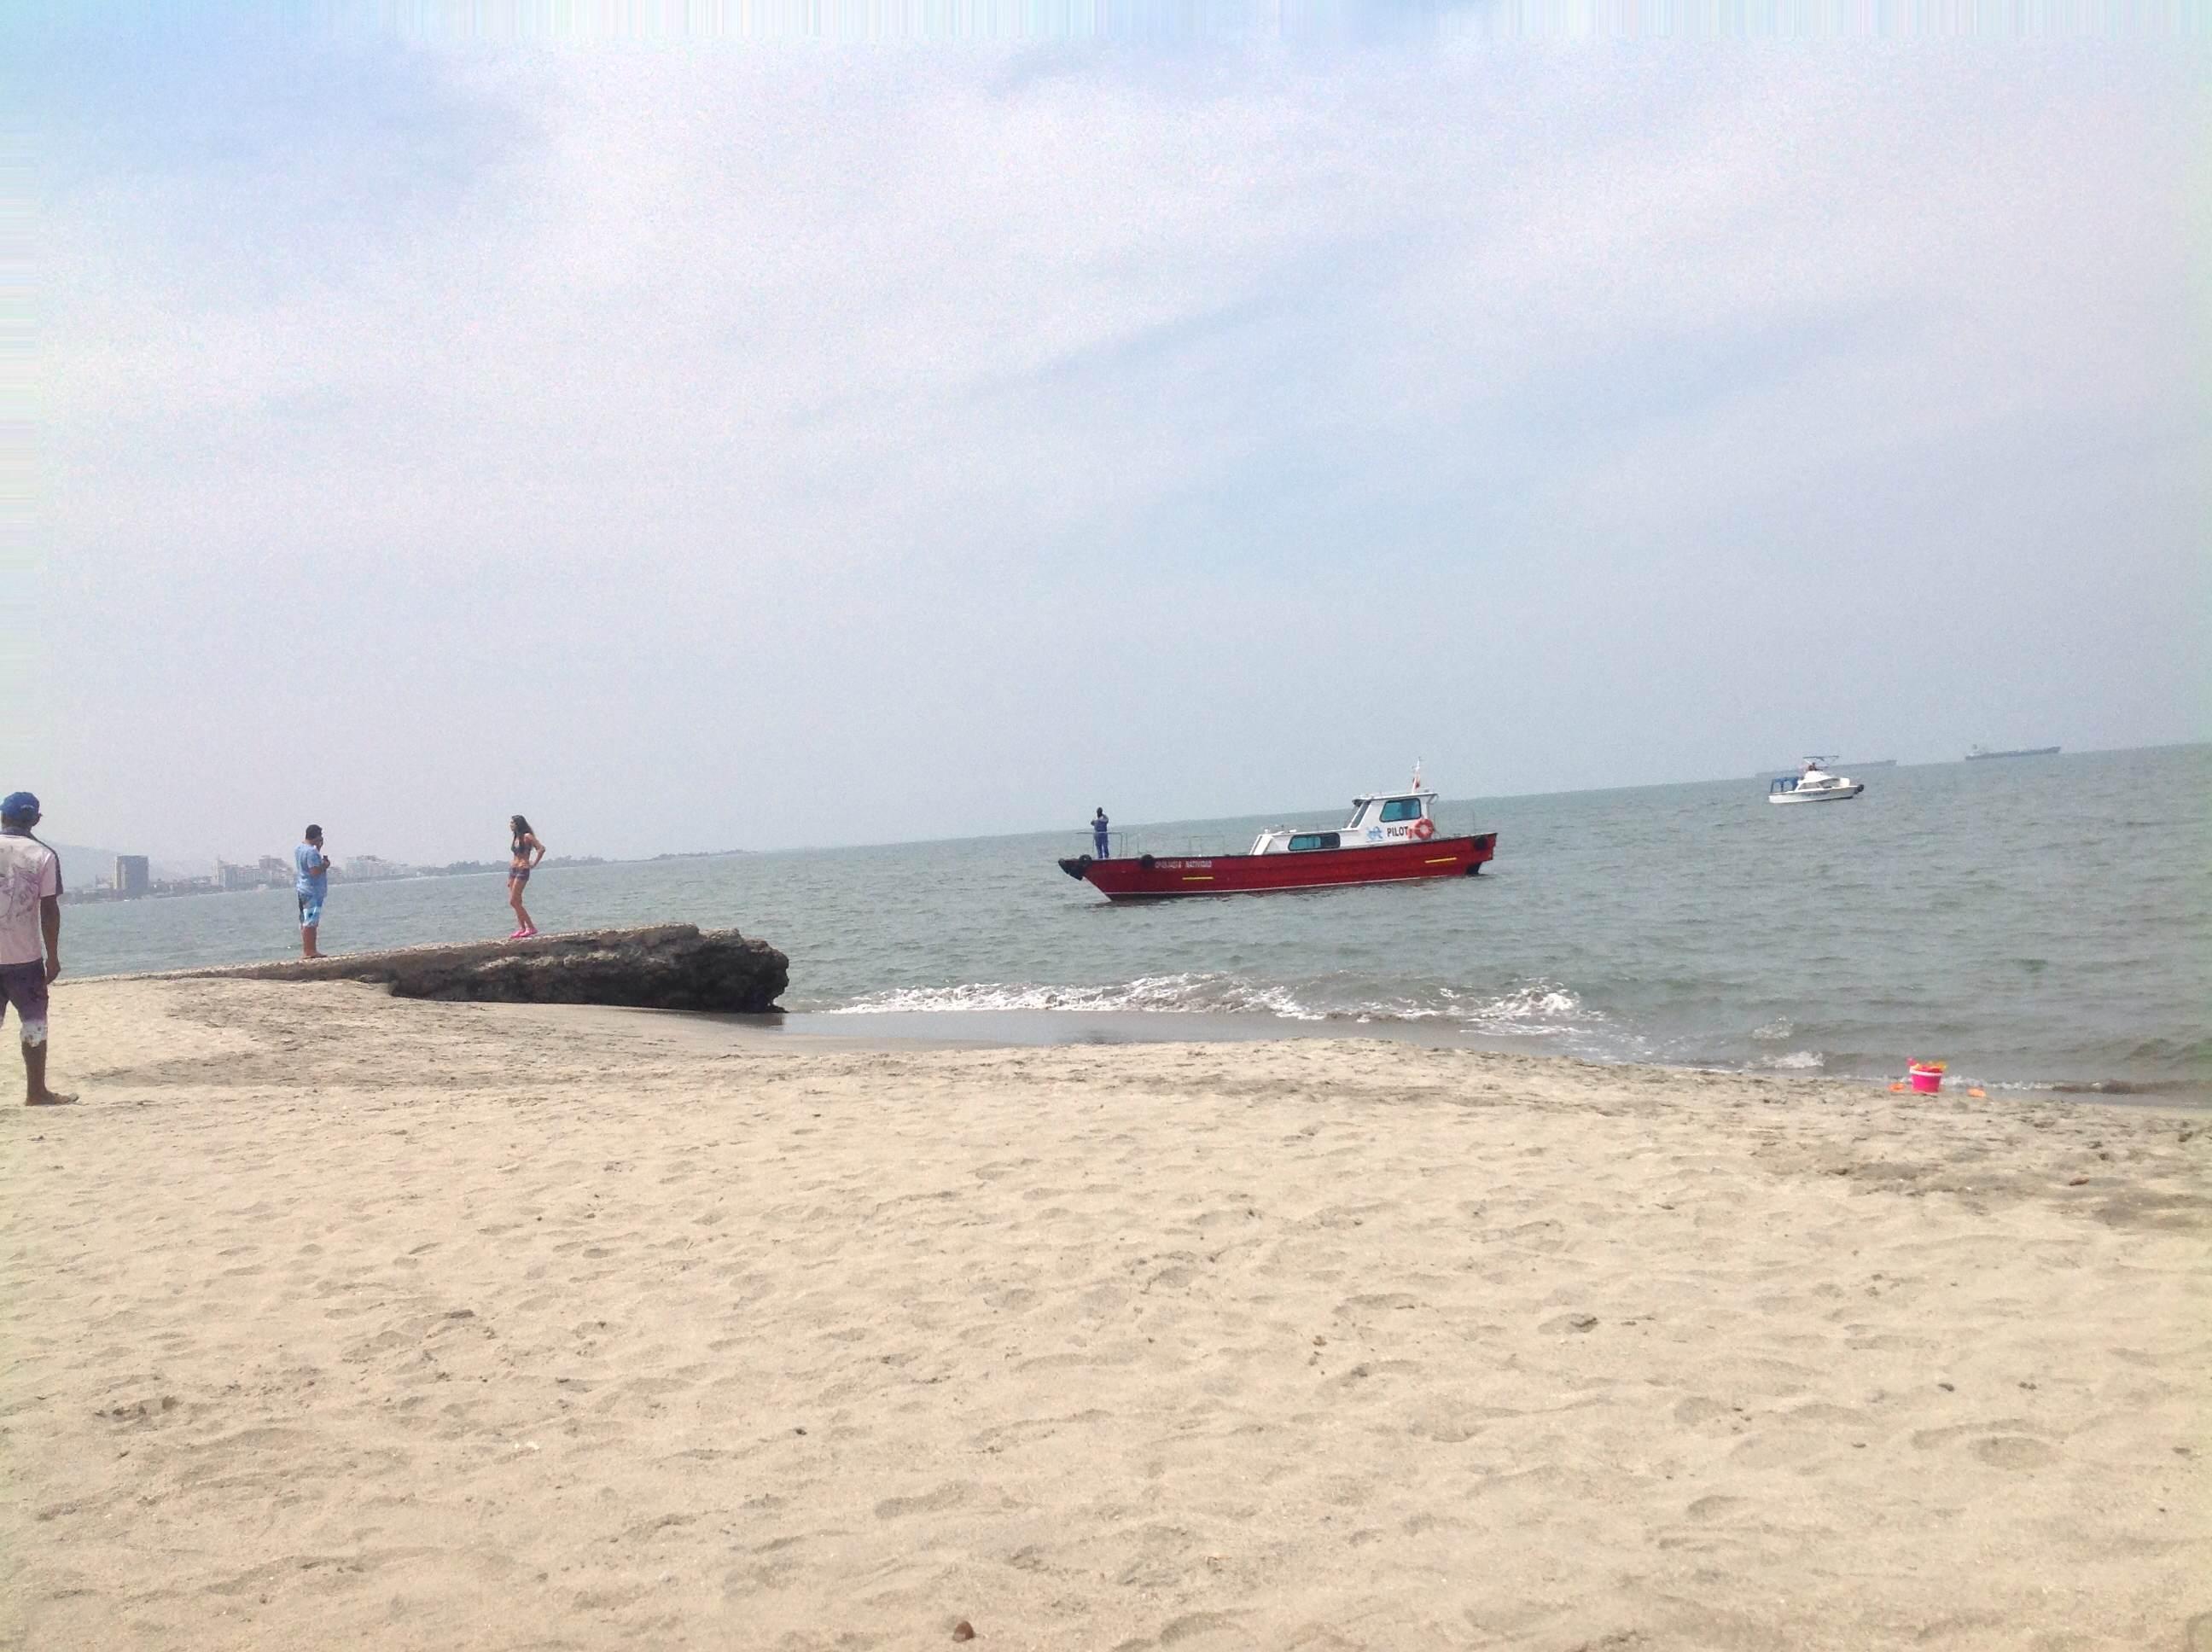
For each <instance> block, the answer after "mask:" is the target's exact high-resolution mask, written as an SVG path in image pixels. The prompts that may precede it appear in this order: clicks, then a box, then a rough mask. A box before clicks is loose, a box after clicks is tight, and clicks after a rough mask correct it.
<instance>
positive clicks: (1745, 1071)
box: [64, 941, 2212, 1112]
mask: <svg viewBox="0 0 2212 1652" xmlns="http://www.w3.org/2000/svg"><path fill="white" fill-rule="evenodd" d="M478 944H482V943H480V942H474V941H466V942H452V943H428V944H425V945H423V946H418V947H410V948H405V949H401V950H404V951H424V950H434V949H435V948H437V947H440V946H453V947H467V946H474V945H478ZM330 956H331V957H364V958H367V957H379V956H381V952H380V951H377V950H371V951H365V952H362V953H358V954H340V953H333V954H331V955H330ZM290 961H291V960H290V959H289V958H286V957H276V958H270V959H260V960H256V961H254V962H252V963H225V964H209V965H204V966H199V967H194V968H190V969H162V970H132V971H125V972H118V973H115V974H111V975H84V976H71V977H64V980H66V981H70V982H71V983H72V984H75V985H80V986H88V987H91V986H104V985H108V984H112V983H127V982H133V981H203V980H204V981H223V980H250V979H252V978H253V974H254V972H255V971H257V970H258V969H264V968H267V967H270V966H271V965H282V964H284V963H289V962H290ZM485 1007H497V1006H489V1005H488V1006H485ZM506 1007H525V1006H506ZM561 1012H562V1013H563V1014H567V1015H575V1014H587V1015H588V1014H599V1013H608V1014H613V1015H618V1016H633V1015H635V1016H661V1015H665V1016H669V1017H678V1018H681V1019H686V1020H692V1021H697V1022H700V1023H704V1024H706V1025H709V1026H719V1027H722V1028H724V1029H726V1032H727V1034H728V1035H729V1036H741V1037H742V1036H750V1037H756V1038H764V1039H770V1040H788V1041H794V1042H805V1044H807V1045H808V1046H810V1047H818V1046H825V1045H827V1046H835V1047H836V1048H842V1049H848V1050H858V1049H870V1050H878V1049H879V1050H883V1051H885V1052H890V1051H896V1050H899V1049H906V1048H925V1049H938V1048H945V1049H960V1048H975V1049H1000V1048H1020V1047H1029V1048H1057V1047H1062V1046H1080V1045H1131V1046H1141V1045H1150V1044H1255V1043H1257V1044H1265V1043H1273V1042H1279V1041H1280V1042H1360V1041H1373V1042H1380V1043H1389V1044H1404V1045H1409V1046H1413V1047H1414V1048H1428V1049H1446V1050H1467V1051H1471V1052H1479V1053H1484V1054H1501V1055H1520V1056H1527V1057H1528V1058H1529V1059H1531V1060H1559V1061H1569V1062H1586V1063H1589V1064H1590V1065H1593V1066H1601V1067H1622V1068H1629V1069H1636V1068H1644V1067H1649V1068H1651V1069H1653V1070H1655V1071H1658V1072H1676V1073H1705V1074H1712V1075H1716V1076H1736V1077H1742V1078H1775V1079H1783V1080H1794V1079H1801V1078H1802V1079H1806V1080H1809V1081H1814V1082H1819V1083H1825V1084H1846V1085H1851V1086H1854V1087H1859V1088H1869V1089H1875V1090H1886V1089H1887V1085H1888V1084H1890V1083H1891V1082H1893V1081H1894V1080H1895V1078H1901V1077H1902V1076H1903V1070H1904V1062H1903V1061H1902V1060H1900V1061H1899V1072H1898V1073H1897V1074H1895V1075H1892V1076H1890V1077H1887V1078H1885V1077H1879V1076H1875V1075H1871V1074H1855V1073H1831V1072H1821V1071H1812V1070H1806V1069H1800V1068H1795V1067H1759V1066H1699V1065H1691V1064H1683V1063H1674V1062H1666V1061H1650V1060H1636V1059H1633V1058H1620V1059H1616V1058H1613V1057H1608V1056H1601V1055H1584V1054H1567V1053H1565V1052H1556V1051H1550V1050H1546V1049H1542V1048H1528V1042H1523V1041H1516V1040H1513V1039H1510V1038H1504V1037H1499V1036H1495V1035H1486V1034H1483V1033H1480V1032H1478V1031H1473V1030H1470V1029H1468V1028H1467V1027H1465V1026H1463V1025H1462V1024H1460V1023H1454V1022H1450V1021H1446V1020H1443V1019H1441V1018H1410V1017H1401V1018H1391V1017H1345V1016H1338V1015H1328V1016H1322V1017H1315V1018H1311V1019H1307V1018H1301V1017H1288V1016H1280V1015H1274V1014H1269V1013H1266V1012H1261V1011H1242V1010H1134V1009H1132V1010H1037V1009H1007V1010H997V1009H978V1010H965V1009H935V1010H873V1009H868V1010H856V1009H846V1008H840V1009H829V1010H785V1011H772V1012H769V1013H766V1014H763V1015H757V1016H744V1015H733V1016H718V1015H712V1014H702V1013H699V1012H696V1011H659V1010H635V1009H624V1008H621V1007H618V1006H615V1005H570V1006H562V1010H561ZM1966 1084H1967V1081H1965V1080H1960V1081H1958V1082H1956V1083H1952V1082H1949V1081H1947V1087H1946V1089H1945V1090H1944V1091H1942V1093H1941V1099H1943V1100H1950V1099H1954V1098H1955V1097H1957V1096H1961V1095H1963V1094H1964V1092H1965V1090H1966ZM1982 1085H1983V1088H1984V1089H1986V1090H1988V1091H1989V1093H1990V1098H1991V1099H1993V1100H1994V1099H1997V1098H2008V1099H2012V1100H2016V1101H2030V1100H2036V1099H2044V1098H2056V1099H2060V1100H2063V1101H2067V1102H2107V1103H2111V1104H2113V1105H2116V1106H2124V1107H2135V1108H2146V1107H2148V1108H2176V1109H2179V1110H2183V1111H2189V1112H2197V1111H2204V1110H2212V1081H2205V1082H2196V1081H2191V1080H2188V1079H2148V1080H2132V1079H2057V1080H2042V1081H2027V1080H2009V1081H2008V1080H2002V1079H1999V1080H1994V1081H1987V1080H1985V1081H1982Z"/></svg>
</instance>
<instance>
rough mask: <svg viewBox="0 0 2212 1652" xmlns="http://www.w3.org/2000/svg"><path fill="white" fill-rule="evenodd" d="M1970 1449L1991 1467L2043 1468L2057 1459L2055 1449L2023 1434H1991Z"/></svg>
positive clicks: (1976, 1442)
mask: <svg viewBox="0 0 2212 1652" xmlns="http://www.w3.org/2000/svg"><path fill="white" fill-rule="evenodd" d="M1972 1449H1973V1453H1974V1455H1976V1456H1977V1457H1979V1458H1980V1459H1981V1460H1982V1461H1984V1462H1985V1463H1987V1464H1989V1465H1990V1467H1992V1468H2045V1467H2049V1466H2050V1465H2051V1464H2052V1463H2054V1462H2057V1461H2058V1454H2057V1452H2056V1451H2053V1450H2052V1449H2051V1448H2050V1447H2049V1446H2047V1445H2045V1444H2044V1442H2042V1441H2040V1440H2031V1439H2029V1438H2028V1437H2027V1435H2025V1434H1996V1435H1992V1436H1990V1438H1988V1439H1986V1440H1977V1441H1975V1442H1974V1444H1973V1448H1972Z"/></svg>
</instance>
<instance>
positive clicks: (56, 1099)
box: [23, 1090, 76, 1107]
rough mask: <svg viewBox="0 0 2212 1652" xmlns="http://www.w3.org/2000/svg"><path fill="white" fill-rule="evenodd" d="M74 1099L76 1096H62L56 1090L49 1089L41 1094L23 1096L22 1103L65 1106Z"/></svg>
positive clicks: (25, 1104)
mask: <svg viewBox="0 0 2212 1652" xmlns="http://www.w3.org/2000/svg"><path fill="white" fill-rule="evenodd" d="M75 1100H76V1096H64V1095H63V1094H62V1093H61V1091H59V1090H47V1091H46V1092H45V1093H44V1094H42V1095H38V1096H25V1097H23V1105H24V1106H25V1107H67V1106H68V1105H69V1104H70V1102H74V1101H75Z"/></svg>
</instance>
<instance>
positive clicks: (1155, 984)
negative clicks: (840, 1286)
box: [828, 973, 1605, 1037]
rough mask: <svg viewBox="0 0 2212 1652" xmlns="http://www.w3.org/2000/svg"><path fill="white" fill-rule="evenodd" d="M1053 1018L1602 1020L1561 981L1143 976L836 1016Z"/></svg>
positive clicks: (910, 997) (891, 1002)
mask: <svg viewBox="0 0 2212 1652" xmlns="http://www.w3.org/2000/svg"><path fill="white" fill-rule="evenodd" d="M963 1011H966V1012H975V1011H1059V1012H1073V1013H1077V1014H1084V1015H1110V1014H1115V1013H1120V1012H1124V1011H1152V1012H1156V1013H1157V1012H1162V1011H1167V1012H1176V1013H1183V1014H1207V1013H1212V1014H1243V1015H1268V1016H1274V1017H1279V1018H1280V1019H1282V1020H1285V1021H1347V1022H1351V1023H1354V1024H1355V1025H1364V1024H1369V1023H1374V1022H1378V1021H1381V1022H1398V1021H1445V1022H1451V1023H1458V1024H1461V1025H1464V1026H1467V1027H1469V1028H1473V1029H1484V1030H1488V1031H1494V1032H1510V1033H1515V1034H1518V1035H1521V1036H1534V1037H1554V1036H1560V1035H1562V1034H1567V1033H1572V1032H1577V1031H1584V1030H1588V1029H1589V1028H1590V1027H1591V1025H1592V1024H1593V1023H1600V1022H1602V1021H1603V1020H1604V1019H1605V1017H1603V1016H1602V1015H1601V1014H1598V1013H1596V1012H1595V1011H1589V1010H1586V1009H1585V1008H1584V1007H1583V1002H1582V1000H1581V999H1579V998H1577V996H1576V995H1575V993H1573V992H1572V991H1571V990H1570V989H1569V988H1567V987H1565V986H1562V985H1561V984H1560V983H1559V982H1557V981H1529V982H1525V983H1523V984H1522V985H1521V986H1519V987H1515V988H1514V989H1513V990H1512V991H1510V992H1509V993H1504V994H1502V995H1499V994H1494V993H1472V992H1464V991H1462V990H1460V989H1458V988H1455V987H1434V988H1431V989H1428V990H1427V991H1425V992H1423V993H1415V994H1410V995H1404V996H1400V995H1392V996H1390V997H1388V998H1382V997H1376V998H1371V999H1361V998H1358V997H1357V996H1356V995H1352V994H1346V993H1345V992H1344V989H1343V987H1342V986H1341V985H1340V983H1336V982H1332V981H1321V982H1314V983H1309V984H1307V985H1305V986H1303V987H1291V986H1285V985H1283V984H1281V983H1278V982H1261V981H1249V980H1247V979H1245V978H1244V977H1243V976H1240V975H1231V974H1225V973H1192V974H1182V975H1143V976H1139V977H1138V978H1137V979H1135V980H1133V981H1119V982H1115V983H1112V984H1109V985H1103V986H1070V985H1046V984H1042V983H1037V982H1023V981H970V982H966V983H963V984H962V985H959V986H957V987H897V988H894V989H892V990H890V991H886V992H880V993H868V994H866V996H864V997H861V998H859V999H854V1001H853V1002H852V1003H850V1004H846V1005H839V1006H837V1007H836V1008H835V1009H832V1010H830V1011H829V1012H828V1013H829V1014H832V1015H894V1014H912V1013H933V1014H934V1013H947V1012H951V1013H959V1012H963Z"/></svg>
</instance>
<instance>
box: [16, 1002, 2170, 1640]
mask: <svg viewBox="0 0 2212 1652" xmlns="http://www.w3.org/2000/svg"><path fill="white" fill-rule="evenodd" d="M55 1026H56V1036H57V1041H58V1042H57V1062H58V1070H59V1072H60V1074H61V1076H62V1077H63V1078H65V1079H67V1080H69V1081H70V1084H71V1087H73V1088H76V1089H78V1090H80V1091H81V1092H82V1094H83V1096H84V1100H83V1102H82V1103H81V1104H80V1105H78V1106H76V1107H74V1108H65V1109H58V1110H55V1111H52V1112H41V1113H40V1114H35V1115H33V1114H29V1112H28V1110H27V1109H24V1108H13V1109H9V1117H8V1119H7V1121H6V1124H5V1128H4V1129H0V1154H4V1158H0V1163H4V1165H5V1167H6V1168H5V1173H6V1175H7V1177H8V1186H9V1189H10V1197H9V1201H8V1203H7V1206H6V1208H5V1210H4V1211H0V1290H5V1291H6V1292H7V1293H8V1297H9V1302H10V1303H11V1305H12V1308H13V1316H12V1320H11V1331H12V1332H13V1333H14V1335H13V1337H12V1338H11V1345H10V1349H9V1359H8V1360H7V1362H6V1363H5V1364H4V1365H0V1415H4V1416H5V1417H6V1418H7V1419H8V1428H9V1463H10V1476H9V1480H10V1486H9V1490H10V1495H9V1497H8V1498H6V1499H5V1500H4V1501H0V1553H4V1555H5V1557H6V1558H5V1559H4V1560H0V1571H4V1576H5V1577H6V1580H7V1585H8V1586H7V1588H6V1589H5V1590H4V1591H0V1638H4V1639H6V1640H7V1641H8V1643H9V1644H15V1645H22V1646H25V1647H27V1648H32V1649H46V1648H54V1649H60V1648H64V1647H75V1646H83V1645H105V1644H113V1643H118V1642H121V1641H125V1640H137V1641H141V1642H144V1643H152V1644H165V1645H210V1644H222V1645H235V1646H289V1645H307V1644H313V1645H320V1646H330V1647H353V1646H362V1647H368V1646H374V1647H376V1648H378V1649H380V1652H387V1649H410V1648H422V1649H429V1648H433V1647H435V1648H441V1649H453V1648H465V1649H472V1652H474V1649H485V1652H489V1649H509V1648H513V1649H517V1652H520V1649H521V1648H524V1647H526V1646H544V1645H550V1644H559V1645H564V1646H568V1647H572V1648H577V1649H588V1652H598V1649H601V1648H605V1649H614V1648H617V1647H621V1646H628V1645H637V1644H647V1643H650V1644H656V1645H681V1644H700V1645H723V1644H733V1643H746V1644H761V1645H775V1646H787V1647H789V1648H792V1649H827V1648H829V1647H830V1646H833V1645H840V1644H853V1645H861V1644H867V1645H879V1646H890V1645H927V1644H931V1643H936V1642H940V1641H945V1640H948V1639H950V1638H951V1635H952V1631H953V1630H954V1628H955V1626H956V1625H957V1624H958V1623H959V1622H962V1621H968V1622H970V1623H972V1624H973V1625H974V1628H975V1634H976V1638H977V1639H978V1640H979V1641H981V1642H983V1643H986V1644H988V1645H992V1646H996V1647H1004V1648H1024V1649H1029V1648H1037V1649H1042V1648H1045V1647H1059V1646H1071V1645H1072V1646H1097V1647H1126V1648H1130V1649H1137V1648H1146V1649H1167V1648H1174V1649H1176V1652H1231V1649H1259V1648H1269V1647H1278V1646H1293V1645H1297V1646H1306V1647H1310V1648H1315V1649H1322V1648H1337V1649H1341V1648H1352V1647H1358V1648H1364V1649H1369V1652H1398V1649H1406V1652H1414V1649H1420V1652H1428V1649H1432V1648H1435V1647H1438V1646H1465V1647H1476V1646H1485V1645H1494V1644H1512V1645H1516V1646H1523V1647H1528V1648H1531V1649H1535V1652H1568V1649H1572V1648H1576V1647H1581V1646H1585V1645H1589V1644H1608V1643H1611V1644H1620V1645H1624V1646H1626V1645H1629V1644H1634V1645H1636V1646H1638V1647H1639V1648H1649V1649H1652V1652H1690V1649H1692V1648H1698V1649H1702V1648H1706V1647H1711V1646H1714V1645H1720V1644H1740V1645H1760V1646H1781V1645H1789V1646H1793V1647H1802V1648H1807V1649H1812V1652H1820V1649H1834V1652H1842V1649H1846V1648H1852V1649H1856V1648H1862V1647H1866V1646H1870V1645H1892V1644H1918V1645H1923V1646H1929V1647H1933V1648H1937V1649H1943V1652H1999V1649H2004V1652H2009V1649H2012V1648H2015V1647H2018V1646H2021V1645H2026V1644H2031V1643H2041V1642H2042V1641H2044V1640H2046V1639H2048V1640H2051V1641H2053V1642H2054V1643H2055V1642H2056V1641H2057V1640H2059V1639H2063V1640H2064V1641H2065V1642H2066V1643H2067V1644H2068V1645H2069V1646H2071V1647H2074V1648H2076V1649H2079V1652H2119V1649H2122V1648H2134V1647H2138V1646H2143V1645H2166V1644H2172V1645H2181V1644H2187V1643H2190V1642H2189V1637H2190V1636H2191V1635H2192V1634H2196V1633H2198V1632H2199V1631H2198V1628H2197V1625H2205V1626H2206V1627H2207V1628H2208V1629H2212V1617H2208V1616H2206V1615H2205V1614H2208V1613H2212V1589H2208V1588H2207V1587H2206V1586H2205V1584H2204V1582H2203V1579H2204V1578H2206V1577H2208V1576H2212V1479H2208V1469H2212V1461H2208V1457H2207V1455H2205V1453H2204V1450H2203V1439H2202V1427H2201V1424H2202V1418H2203V1415H2204V1414H2205V1410H2206V1407H2207V1406H2208V1404H2212V1377H2208V1375H2207V1367H2206V1363H2205V1359H2204V1354H2205V1351H2206V1343H2205V1330H2204V1327H2205V1326H2206V1325H2207V1324H2212V1268H2208V1266H2206V1264H2207V1261H2208V1260H2212V1174H2209V1173H2212V1130H2208V1129H2206V1128H2205V1127H2203V1125H2202V1124H2201V1123H2200V1122H2199V1121H2197V1119H2195V1118H2193V1117H2190V1116H2185V1115H2182V1114H2168V1113H2160V1112H2156V1111H2154V1110H2151V1109H2148V1108H2129V1109H2123V1108H2093V1109H2090V1108H2069V1107H2065V1106H2059V1105H2055V1104H2053V1103H2052V1102H2050V1101H2047V1100H2046V1101H2039V1102H2013V1101H2008V1100H2005V1101H2001V1100H1996V1099H1993V1100H1991V1101H1990V1102H1972V1101H1968V1100H1966V1099H1965V1098H1963V1097H1957V1098H1954V1097H1952V1096H1942V1097H1940V1098H1932V1099H1931V1098H1919V1099H1915V1098H1911V1097H1906V1096H1891V1095H1889V1094H1888V1093H1887V1092H1886V1091H1881V1090H1869V1089H1864V1088H1861V1087H1858V1086H1853V1085H1847V1084H1839V1083H1836V1082H1833V1081H1820V1080H1807V1079H1802V1078H1790V1077H1786V1076H1775V1077H1753V1076H1747V1075H1717V1074H1697V1073H1687V1072H1670V1071H1668V1070H1664V1069H1658V1068H1633V1067H1626V1066H1601V1065H1597V1064H1593V1063H1583V1062H1578V1061H1574V1060H1564V1059H1559V1058H1550V1057H1538V1056H1522V1055H1500V1054H1484V1053H1480V1052H1474V1051H1468V1050H1464V1049H1451V1048H1431V1047H1422V1046H1418V1045H1414V1044H1410V1043H1402V1042H1400V1043H1393V1042H1385V1041H1379V1040H1363V1041H1357V1042H1353V1041H1328V1040H1322V1039H1308V1040H1277V1041H1273V1042H1235V1043H1220V1042H1209V1043H1146V1044H1126V1043H1117V1044H1112V1045H1103V1046H1102V1045H1085V1044H1072V1045H1060V1046H1053V1047H1041V1046H1011V1047H999V1048H974V1047H961V1048H919V1047H910V1046H909V1047H897V1048H883V1047H880V1046H878V1047H870V1046H868V1045H866V1044H865V1043H863V1044H860V1045H855V1046H853V1047H840V1046H837V1045H835V1044H832V1043H829V1042H826V1041H817V1040H814V1039H811V1038H809V1037H805V1036H790V1035H788V1034H785V1033H781V1032H765V1033H764V1032H760V1031H757V1030H749V1029H730V1028H727V1027H725V1026H719V1025H716V1024H714V1023H705V1022H701V1021H698V1020H696V1019H693V1018H690V1017H677V1016H672V1015H665V1014H660V1013H656V1012H649V1011H614V1010H599V1009H584V1010H580V1011H579V1010H576V1009H570V1008H554V1007H541V1006H534V1005H476V1004H463V1003H430V1002H417V1001H410V1000H404V999H392V998H391V997H389V996H387V995H386V994H385V993H383V992H382V991H381V990H380V989H376V988H372V987H365V986H362V985H359V984H355V983H341V982H318V983H305V984H295V983H270V982H252V981H224V980H213V979H183V980H168V981H111V982H106V983H89V982H66V981H65V982H64V983H62V984H61V985H60V986H59V987H58V989H57V1004H56V1016H55ZM118 1190H125V1192H126V1193H127V1196H124V1197H118V1196H116V1194H117V1192H118Z"/></svg>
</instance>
